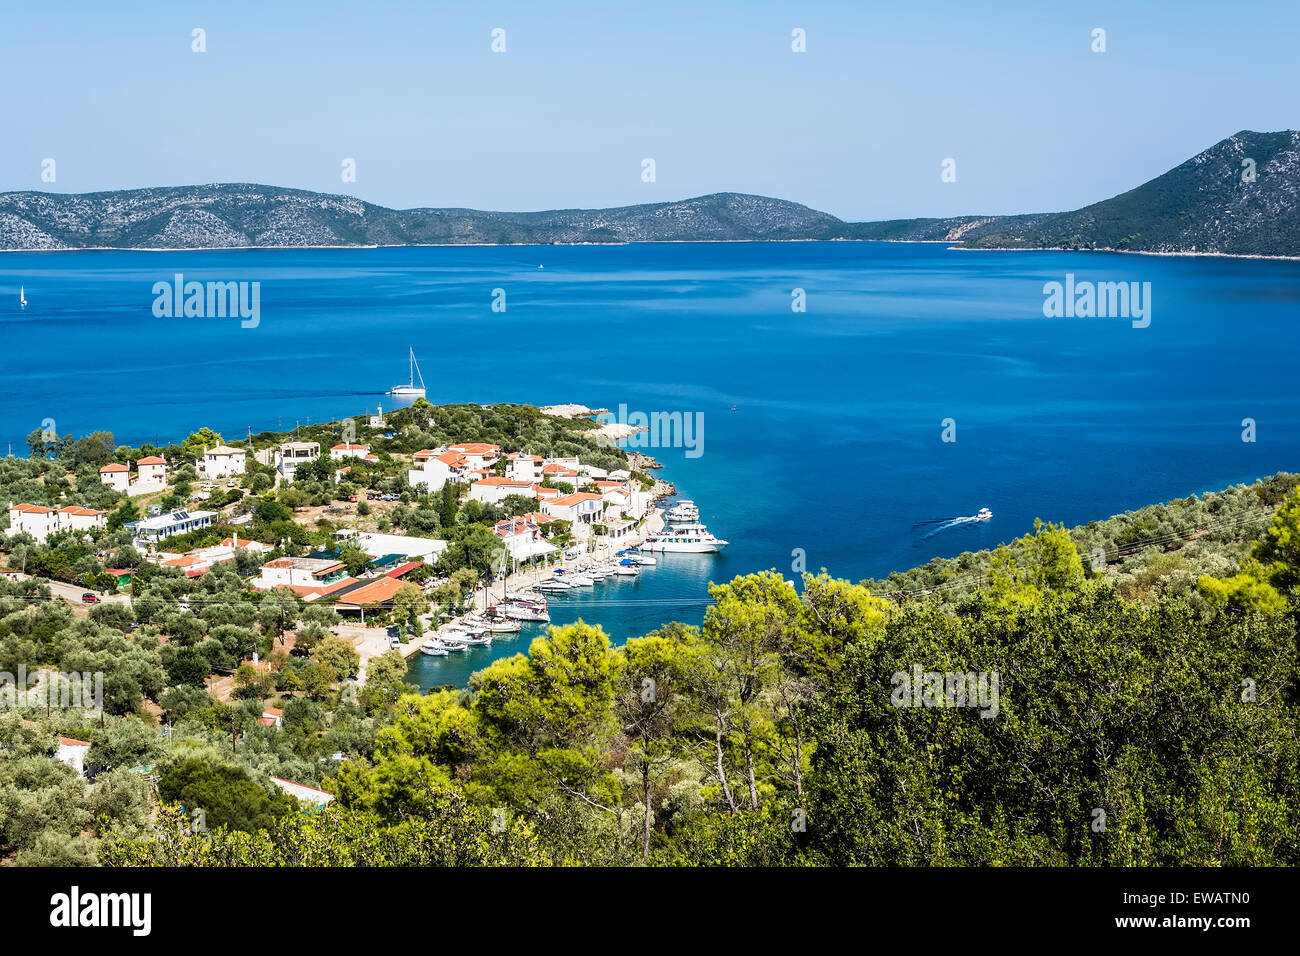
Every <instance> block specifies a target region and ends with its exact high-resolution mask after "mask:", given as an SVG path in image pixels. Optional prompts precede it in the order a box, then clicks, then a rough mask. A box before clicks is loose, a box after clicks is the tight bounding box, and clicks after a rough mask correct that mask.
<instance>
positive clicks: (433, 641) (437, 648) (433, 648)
mask: <svg viewBox="0 0 1300 956" xmlns="http://www.w3.org/2000/svg"><path fill="white" fill-rule="evenodd" d="M420 653H421V654H428V655H429V656H430V657H446V656H447V653H448V651H447V646H446V645H445V644H443V643H442V641H440V640H438V639H437V638H435V637H431V638H429V639H428V640H427V641H425V642H424V643H423V644H421V645H420Z"/></svg>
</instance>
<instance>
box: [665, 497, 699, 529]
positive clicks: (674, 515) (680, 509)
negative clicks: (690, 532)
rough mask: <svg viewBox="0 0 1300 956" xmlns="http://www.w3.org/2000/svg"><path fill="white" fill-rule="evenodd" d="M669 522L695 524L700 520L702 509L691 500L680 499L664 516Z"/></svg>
mask: <svg viewBox="0 0 1300 956" xmlns="http://www.w3.org/2000/svg"><path fill="white" fill-rule="evenodd" d="M664 519H665V520H667V521H672V522H674V523H676V522H685V523H688V524H689V523H693V522H696V521H699V520H700V509H699V508H697V507H696V506H695V502H694V501H691V499H690V498H679V499H678V500H677V503H676V504H675V505H673V506H672V507H671V508H669V509H668V512H667V513H666V514H665V515H664Z"/></svg>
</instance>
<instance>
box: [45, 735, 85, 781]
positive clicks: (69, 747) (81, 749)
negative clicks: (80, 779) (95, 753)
mask: <svg viewBox="0 0 1300 956" xmlns="http://www.w3.org/2000/svg"><path fill="white" fill-rule="evenodd" d="M88 753H90V744H89V743H88V742H86V741H84V740H77V739H75V738H73V737H60V738H59V746H58V747H56V748H55V750H54V759H55V760H57V761H58V762H59V763H64V764H67V765H68V766H69V767H71V768H72V769H73V770H75V771H77V775H78V776H85V774H86V754H88Z"/></svg>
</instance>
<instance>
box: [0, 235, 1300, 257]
mask: <svg viewBox="0 0 1300 956" xmlns="http://www.w3.org/2000/svg"><path fill="white" fill-rule="evenodd" d="M810 242H863V243H873V242H878V243H888V244H893V245H930V246H934V245H943V246H947V248H948V249H949V250H951V251H953V252H1075V253H1092V252H1114V253H1120V254H1125V255H1134V256H1165V257H1168V258H1175V259H1176V258H1184V257H1185V258H1198V257H1207V258H1215V259H1263V260H1269V261H1277V262H1300V255H1293V256H1290V255H1275V256H1274V255H1261V254H1259V253H1248V252H1191V251H1179V252H1157V251H1154V250H1148V249H1109V248H1096V249H1072V248H1067V247H1065V246H1033V247H1023V246H996V247H989V246H963V245H954V244H953V241H952V240H951V239H855V238H852V237H848V236H835V237H832V238H829V239H628V240H623V241H620V242H396V243H386V244H378V243H376V244H367V245H328V246H327V245H286V246H203V247H201V248H180V247H177V248H169V247H166V246H76V247H69V248H62V249H0V255H5V254H28V255H32V254H41V255H43V254H47V253H59V252H157V253H177V252H275V251H277V250H284V251H286V252H304V251H308V250H312V249H317V250H322V251H336V250H342V251H346V250H360V251H368V250H375V249H456V248H466V249H516V248H537V249H544V248H548V247H550V248H553V247H557V246H561V247H566V248H571V247H578V246H597V247H599V246H690V245H747V244H748V245H759V244H769V243H780V244H786V243H810Z"/></svg>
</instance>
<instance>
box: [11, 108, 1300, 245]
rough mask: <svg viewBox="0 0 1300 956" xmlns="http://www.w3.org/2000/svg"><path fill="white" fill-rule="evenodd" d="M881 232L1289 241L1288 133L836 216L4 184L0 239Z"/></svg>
mask: <svg viewBox="0 0 1300 956" xmlns="http://www.w3.org/2000/svg"><path fill="white" fill-rule="evenodd" d="M774 239H892V240H904V241H907V240H911V241H915V240H930V241H943V242H951V243H953V244H955V245H964V246H967V247H971V248H988V249H999V248H1000V249H1011V248H1014V249H1024V248H1069V249H1120V250H1131V251H1147V252H1218V253H1226V254H1232V255H1273V256H1297V255H1300V133H1298V132H1295V131H1293V130H1286V131H1283V132H1278V133H1254V132H1249V131H1243V132H1240V133H1237V134H1236V135H1235V136H1230V137H1228V138H1227V139H1225V140H1223V141H1222V142H1220V143H1217V144H1215V145H1214V146H1212V147H1210V148H1209V149H1207V150H1205V151H1204V152H1202V153H1200V154H1199V155H1197V156H1194V157H1192V158H1191V159H1189V160H1188V161H1187V162H1185V163H1183V164H1182V165H1181V166H1178V167H1177V168H1175V169H1172V170H1170V171H1169V172H1167V173H1165V174H1163V175H1161V176H1157V177H1156V178H1155V179H1153V180H1151V181H1150V182H1147V183H1144V184H1142V185H1141V186H1138V187H1137V188H1136V189H1132V190H1129V191H1128V192H1126V193H1123V194H1121V195H1119V196H1115V197H1113V198H1111V199H1107V200H1104V201H1102V202H1099V203H1095V204H1093V205H1091V206H1086V207H1084V208H1083V209H1076V210H1074V211H1072V212H1059V213H1035V214H1028V215H1015V216H959V217H953V218H948V219H896V220H889V221H885V222H843V221H842V220H839V219H837V218H835V217H834V216H831V215H828V214H827V213H823V212H818V211H816V210H814V209H809V208H808V207H807V206H801V205H799V204H798V203H792V202H786V201H784V200H780V199H769V198H766V197H763V196H750V195H745V194H743V193H714V194H713V195H709V196H699V197H697V198H694V199H684V200H681V201H679V202H665V203H652V204H646V205H638V206H621V207H618V208H615V209H556V210H550V211H546V212H483V211H480V210H476V209H405V210H397V209H388V208H386V207H384V206H376V205H374V204H372V203H367V202H362V201H361V200H359V199H354V198H351V197H348V196H332V195H327V194H323V193H313V192H307V191H305V190H301V189H283V188H280V187H276V186H259V185H252V184H247V183H235V184H214V185H209V186H176V187H163V188H155V189H132V190H122V191H117V192H103V193H86V194H83V195H60V194H53V193H39V192H18V193H3V194H0V249H83V248H97V247H99V248H174V249H207V248H228V247H245V246H354V245H421V244H452V243H489V244H505V243H556V242H563V243H576V242H593V243H600V242H676V241H686V240H693V241H727V240H774Z"/></svg>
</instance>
